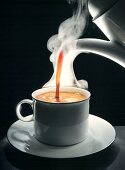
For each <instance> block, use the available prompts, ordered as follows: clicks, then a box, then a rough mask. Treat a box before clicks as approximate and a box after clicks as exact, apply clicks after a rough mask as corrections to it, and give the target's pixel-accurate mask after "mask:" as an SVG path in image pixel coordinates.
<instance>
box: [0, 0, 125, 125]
mask: <svg viewBox="0 0 125 170" xmlns="http://www.w3.org/2000/svg"><path fill="white" fill-rule="evenodd" d="M71 15H72V11H71V8H70V6H69V5H68V3H67V2H66V0H59V1H58V0H31V1H30V0H18V1H17V0H10V1H9V0H8V1H7V0H4V1H0V53H1V54H0V63H1V66H0V75H1V76H0V80H1V81H0V88H1V91H0V96H1V102H0V114H1V115H0V125H1V126H6V127H9V126H10V125H11V124H12V123H13V122H14V121H16V120H17V118H16V113H15V107H16V104H17V103H18V102H19V101H20V100H22V99H24V98H31V96H30V95H31V92H32V91H34V90H36V89H38V88H40V87H42V85H44V84H45V83H46V82H47V81H48V80H49V79H50V77H51V75H52V73H53V68H52V64H51V62H50V61H49V56H50V52H49V51H48V50H47V47H46V44H47V40H48V39H49V38H50V37H51V36H52V35H54V34H57V32H58V27H59V25H60V23H61V22H62V21H64V20H66V19H67V18H69V17H70V16H71ZM83 37H90V38H101V39H106V37H105V36H104V35H103V33H101V31H100V30H99V29H98V28H97V26H96V25H95V24H94V23H92V20H91V17H90V19H89V26H88V29H87V31H86V33H85V35H84V36H83ZM74 69H75V74H76V76H77V79H85V80H87V81H88V83H89V91H90V92H91V93H92V96H91V108H90V113H92V114H94V115H97V116H100V117H102V118H104V119H106V120H107V121H109V122H110V123H111V124H113V125H125V100H124V98H125V97H124V96H125V69H124V68H122V67H121V66H120V65H118V64H116V63H114V62H112V61H110V60H107V59H105V58H103V57H100V56H97V55H94V54H80V55H79V56H78V57H77V58H76V60H75V62H74ZM26 107H28V106H26ZM27 110H28V112H29V113H28V114H30V113H31V112H32V111H31V109H30V107H28V108H27Z"/></svg>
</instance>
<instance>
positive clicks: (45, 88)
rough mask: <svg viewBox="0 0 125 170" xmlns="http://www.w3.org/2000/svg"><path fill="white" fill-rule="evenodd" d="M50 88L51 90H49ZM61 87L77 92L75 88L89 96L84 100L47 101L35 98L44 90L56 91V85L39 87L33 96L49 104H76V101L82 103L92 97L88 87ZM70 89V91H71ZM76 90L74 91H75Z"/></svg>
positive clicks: (67, 90) (63, 89)
mask: <svg viewBox="0 0 125 170" xmlns="http://www.w3.org/2000/svg"><path fill="white" fill-rule="evenodd" d="M48 89H49V90H48ZM60 89H61V90H62V91H64V92H76V91H75V90H77V91H78V92H79V93H81V94H85V95H87V97H86V98H85V99H83V100H80V101H75V102H46V101H41V100H38V99H36V98H35V96H36V95H38V94H40V92H41V93H42V92H43V91H44V93H46V92H49V91H54V92H55V91H56V87H43V88H40V89H37V90H35V91H33V92H32V94H31V96H32V98H33V99H34V100H36V101H38V102H42V103H48V104H74V103H80V102H85V101H86V100H89V99H90V96H91V93H90V92H89V91H88V90H86V89H82V88H79V87H69V86H68V87H60ZM69 89H70V91H69ZM73 90H74V91H73Z"/></svg>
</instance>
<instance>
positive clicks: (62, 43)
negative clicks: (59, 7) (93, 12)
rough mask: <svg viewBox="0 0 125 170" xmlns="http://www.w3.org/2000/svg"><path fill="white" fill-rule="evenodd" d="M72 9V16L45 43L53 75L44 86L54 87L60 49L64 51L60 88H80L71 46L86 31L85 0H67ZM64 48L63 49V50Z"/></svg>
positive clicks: (86, 14)
mask: <svg viewBox="0 0 125 170" xmlns="http://www.w3.org/2000/svg"><path fill="white" fill-rule="evenodd" d="M67 1H68V3H69V4H70V5H71V7H72V9H73V15H72V17H71V18H68V19H67V20H65V21H64V22H62V23H61V24H60V26H59V29H58V34H56V35H54V36H52V37H51V38H50V39H49V40H48V43H47V47H48V49H49V50H50V51H51V52H52V54H51V56H50V61H51V62H53V67H54V74H53V76H52V78H51V79H50V81H49V82H48V83H47V84H45V85H44V86H55V72H56V63H57V59H58V54H59V51H60V49H62V48H63V49H64V61H63V68H62V73H61V79H62V80H63V81H62V82H61V85H62V86H74V85H76V86H80V85H79V83H78V82H77V80H76V77H75V74H74V70H73V59H74V58H75V56H76V53H75V52H74V50H73V44H74V42H75V40H76V39H78V38H79V37H80V36H81V35H82V34H83V33H84V32H85V30H86V26H87V23H88V9H87V0H67ZM64 47H65V48H64Z"/></svg>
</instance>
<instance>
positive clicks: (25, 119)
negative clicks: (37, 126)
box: [16, 99, 33, 122]
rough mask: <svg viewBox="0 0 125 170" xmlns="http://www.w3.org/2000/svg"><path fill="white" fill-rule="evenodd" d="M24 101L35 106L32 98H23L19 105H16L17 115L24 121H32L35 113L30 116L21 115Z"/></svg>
mask: <svg viewBox="0 0 125 170" xmlns="http://www.w3.org/2000/svg"><path fill="white" fill-rule="evenodd" d="M24 103H27V104H30V105H31V107H32V108H33V101H32V100H29V99H24V100H21V101H20V102H19V103H18V104H17V106H16V115H17V117H18V118H19V119H20V120H22V121H23V122H30V121H33V114H32V115H29V116H26V117H24V116H22V115H21V106H22V104H24Z"/></svg>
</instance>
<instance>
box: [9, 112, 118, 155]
mask: <svg viewBox="0 0 125 170" xmlns="http://www.w3.org/2000/svg"><path fill="white" fill-rule="evenodd" d="M33 123H34V122H33V121H32V122H22V121H20V120H18V121H16V122H15V123H13V124H12V125H11V127H10V128H9V130H8V132H7V137H8V140H9V142H10V143H11V144H12V145H13V146H14V147H15V148H17V149H19V150H20V151H22V152H25V153H28V154H31V155H35V156H40V157H46V158H75V157H81V156H86V155H90V154H93V153H96V152H99V151H101V150H103V149H105V148H107V147H108V146H109V145H111V144H112V142H113V141H114V140H115V136H116V133H115V129H114V128H113V126H112V125H111V124H110V123H108V122H107V121H105V120H104V119H102V118H99V117H97V116H94V115H91V114H90V115H89V133H88V137H87V139H85V140H84V141H83V142H81V143H78V144H75V145H71V146H61V147H60V146H51V145H46V144H43V143H40V142H39V141H37V140H36V139H35V137H34V129H33Z"/></svg>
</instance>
